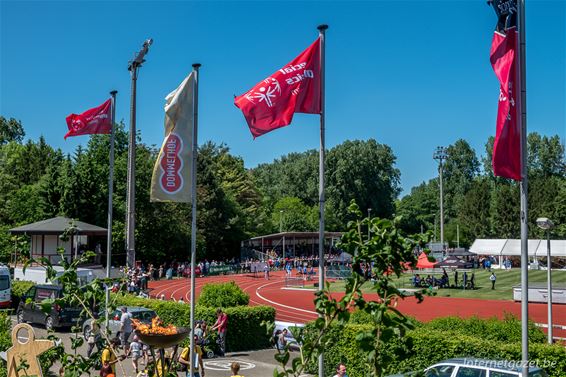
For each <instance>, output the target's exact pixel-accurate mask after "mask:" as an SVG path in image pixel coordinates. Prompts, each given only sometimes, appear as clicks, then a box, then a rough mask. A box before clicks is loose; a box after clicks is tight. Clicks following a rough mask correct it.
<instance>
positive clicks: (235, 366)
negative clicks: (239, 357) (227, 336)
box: [230, 362, 244, 377]
mask: <svg viewBox="0 0 566 377" xmlns="http://www.w3.org/2000/svg"><path fill="white" fill-rule="evenodd" d="M230 369H231V370H232V377H244V376H242V375H240V374H239V373H240V363H237V362H233V363H232V365H230Z"/></svg>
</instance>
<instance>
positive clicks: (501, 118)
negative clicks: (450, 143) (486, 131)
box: [490, 1, 521, 181]
mask: <svg viewBox="0 0 566 377" xmlns="http://www.w3.org/2000/svg"><path fill="white" fill-rule="evenodd" d="M503 5H505V6H503ZM514 6H515V3H514V1H507V2H494V7H495V9H496V13H497V15H498V17H499V20H498V24H497V30H496V31H495V33H494V35H493V41H492V43H491V52H490V61H491V65H492V67H493V70H494V72H495V75H496V76H497V78H498V79H499V83H500V89H499V107H498V109H497V127H496V134H495V142H494V144H493V156H492V165H493V174H494V175H496V176H499V177H505V178H510V179H514V180H516V181H520V180H521V128H520V127H521V123H520V120H519V114H518V109H519V106H518V103H519V102H518V95H519V93H520V91H519V85H518V84H519V82H518V80H517V73H518V65H519V57H518V56H517V53H516V51H517V40H518V38H517V28H516V10H515V8H514ZM501 9H503V10H504V11H505V12H503V13H501Z"/></svg>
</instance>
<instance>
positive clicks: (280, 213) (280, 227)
mask: <svg viewBox="0 0 566 377" xmlns="http://www.w3.org/2000/svg"><path fill="white" fill-rule="evenodd" d="M282 232H283V210H281V211H279V233H282Z"/></svg>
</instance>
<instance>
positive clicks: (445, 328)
mask: <svg viewBox="0 0 566 377" xmlns="http://www.w3.org/2000/svg"><path fill="white" fill-rule="evenodd" d="M422 326H424V328H426V329H430V330H435V331H441V332H443V333H445V334H466V335H469V336H475V337H478V338H483V339H486V340H497V341H500V342H520V341H521V321H520V320H519V319H517V318H516V317H514V316H512V315H510V314H506V315H505V318H504V319H503V320H500V319H498V318H495V317H494V318H489V319H480V318H478V317H471V318H467V319H462V318H458V317H444V318H437V319H433V320H432V321H430V322H427V323H426V324H423V325H422ZM544 342H546V335H545V334H544V332H543V331H542V330H541V329H539V328H538V327H536V326H535V324H534V323H532V322H530V323H529V343H544Z"/></svg>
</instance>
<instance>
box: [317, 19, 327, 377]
mask: <svg viewBox="0 0 566 377" xmlns="http://www.w3.org/2000/svg"><path fill="white" fill-rule="evenodd" d="M317 29H318V32H319V35H320V151H319V165H318V171H319V177H318V181H319V185H318V196H319V233H318V289H319V290H321V289H324V267H325V266H324V133H325V130H324V126H325V125H324V123H325V122H324V118H325V109H324V70H325V67H324V63H325V62H324V55H325V54H324V52H325V51H324V48H325V46H324V42H325V34H326V29H328V25H319V26H318V27H317ZM320 316H321V317H322V314H320ZM318 376H319V377H324V354H323V353H320V355H318Z"/></svg>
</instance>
